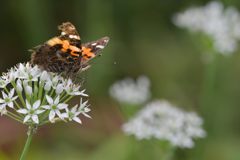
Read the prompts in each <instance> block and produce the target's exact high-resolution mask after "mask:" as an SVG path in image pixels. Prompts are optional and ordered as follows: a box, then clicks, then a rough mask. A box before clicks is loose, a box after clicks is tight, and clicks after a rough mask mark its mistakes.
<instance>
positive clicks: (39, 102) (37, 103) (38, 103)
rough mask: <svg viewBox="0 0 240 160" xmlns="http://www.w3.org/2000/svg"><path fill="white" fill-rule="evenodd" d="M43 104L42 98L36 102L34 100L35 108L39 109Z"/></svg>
mask: <svg viewBox="0 0 240 160" xmlns="http://www.w3.org/2000/svg"><path fill="white" fill-rule="evenodd" d="M40 104H41V101H40V100H37V101H36V102H34V104H33V109H38V107H39V106H40Z"/></svg>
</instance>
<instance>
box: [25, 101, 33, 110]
mask: <svg viewBox="0 0 240 160" xmlns="http://www.w3.org/2000/svg"><path fill="white" fill-rule="evenodd" d="M26 107H27V109H31V108H32V106H31V105H30V104H29V102H28V101H26Z"/></svg>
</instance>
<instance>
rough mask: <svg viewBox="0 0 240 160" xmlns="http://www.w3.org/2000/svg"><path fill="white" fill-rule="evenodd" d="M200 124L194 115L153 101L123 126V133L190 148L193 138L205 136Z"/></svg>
mask: <svg viewBox="0 0 240 160" xmlns="http://www.w3.org/2000/svg"><path fill="white" fill-rule="evenodd" d="M202 123H203V121H202V119H201V118H200V117H198V116H197V115H196V114H195V113H192V112H190V113H189V112H185V111H182V110H180V109H178V108H176V107H175V106H173V105H171V104H170V103H168V102H167V101H154V102H151V103H149V104H148V105H147V106H146V107H145V108H143V109H142V110H141V111H140V112H139V113H138V114H137V115H136V116H135V117H134V118H133V119H131V120H130V121H129V122H127V123H126V124H124V125H123V131H124V132H125V133H126V134H129V135H134V136H136V138H137V139H150V138H156V139H159V140H167V141H169V142H170V143H171V144H172V145H174V146H178V147H181V148H192V147H193V146H194V142H193V138H202V137H205V135H206V133H205V131H204V130H203V129H202V127H201V126H202Z"/></svg>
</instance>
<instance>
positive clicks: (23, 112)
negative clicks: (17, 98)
mask: <svg viewBox="0 0 240 160" xmlns="http://www.w3.org/2000/svg"><path fill="white" fill-rule="evenodd" d="M17 112H18V113H22V114H27V113H28V110H26V109H19V110H17Z"/></svg>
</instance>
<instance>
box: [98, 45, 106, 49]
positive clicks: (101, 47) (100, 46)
mask: <svg viewBox="0 0 240 160" xmlns="http://www.w3.org/2000/svg"><path fill="white" fill-rule="evenodd" d="M96 48H100V49H103V48H104V46H102V45H97V46H96Z"/></svg>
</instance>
